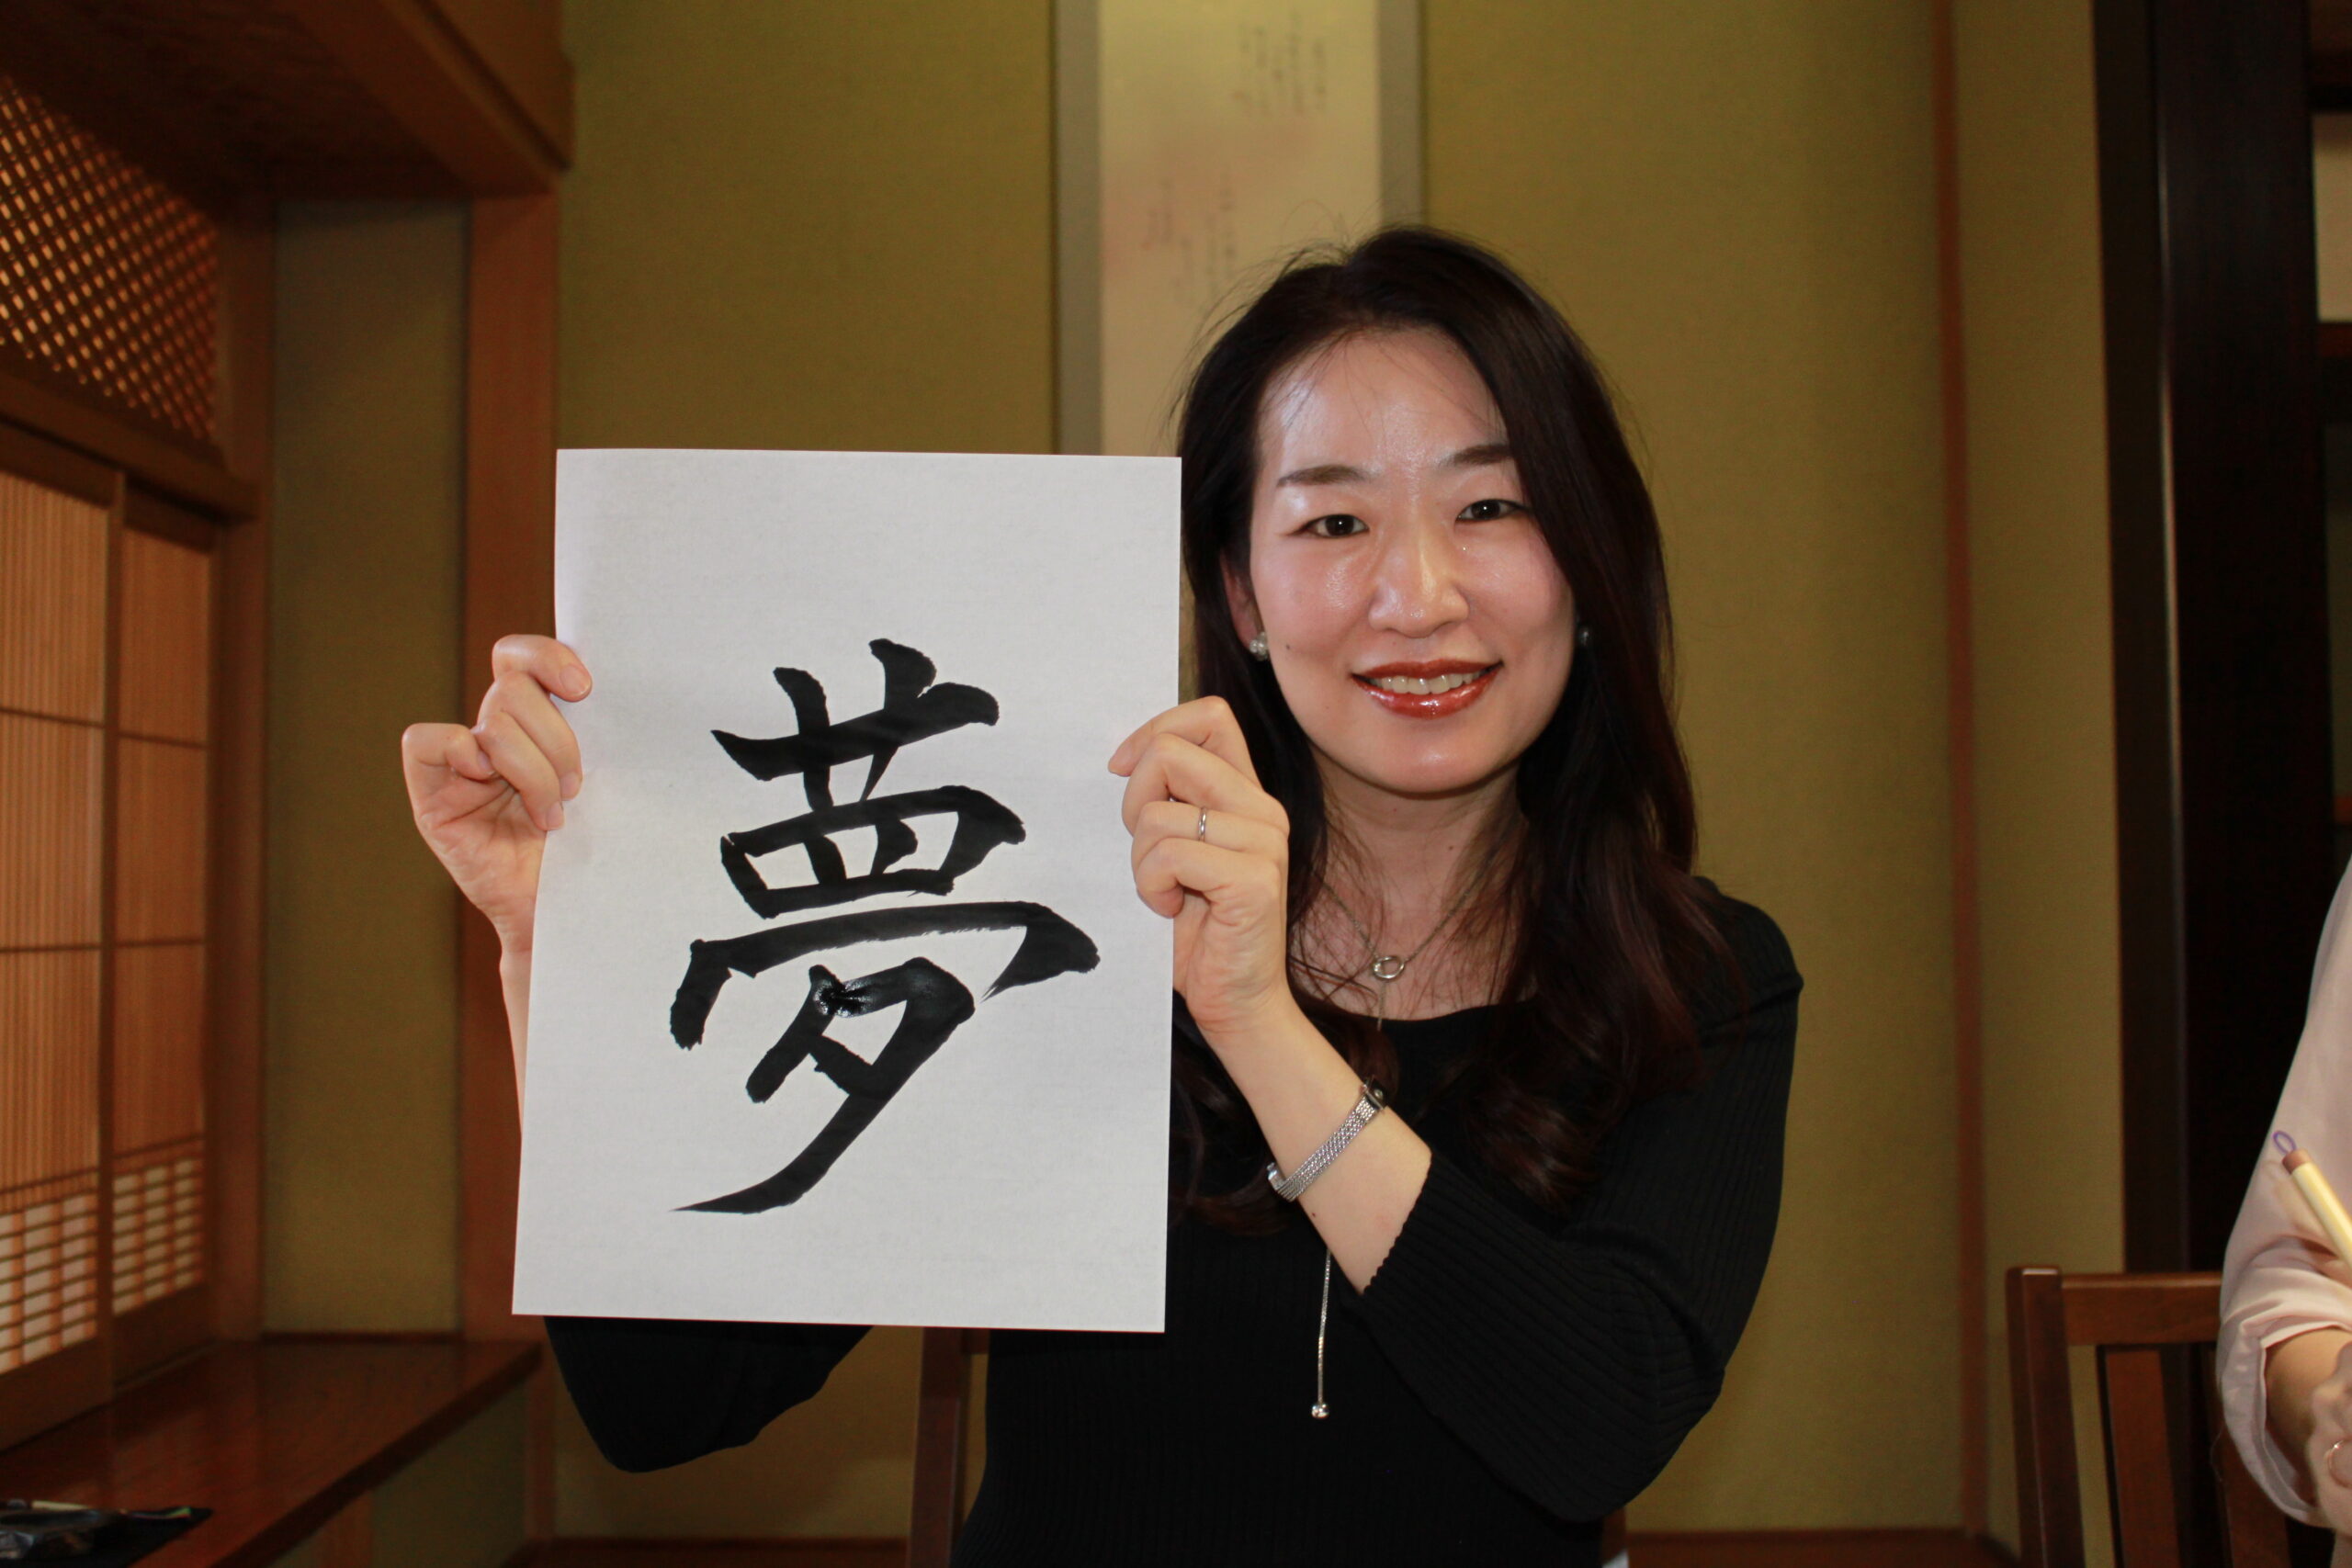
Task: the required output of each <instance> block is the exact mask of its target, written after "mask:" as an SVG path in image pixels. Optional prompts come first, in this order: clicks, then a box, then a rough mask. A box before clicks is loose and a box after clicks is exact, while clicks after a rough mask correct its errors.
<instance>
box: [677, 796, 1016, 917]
mask: <svg viewBox="0 0 2352 1568" xmlns="http://www.w3.org/2000/svg"><path fill="white" fill-rule="evenodd" d="M809 776H810V777H811V778H814V777H815V776H816V775H815V774H813V773H812V774H810V775H809ZM948 814H953V815H954V816H955V818H956V836H955V838H954V839H953V840H950V841H949V843H948V846H947V853H946V855H945V857H944V858H943V859H942V860H941V862H940V863H939V864H938V865H937V866H936V867H922V866H910V867H909V868H907V869H906V870H903V871H894V870H892V869H891V867H892V865H893V864H894V863H897V862H898V861H899V860H902V859H904V858H905V857H906V856H907V855H910V854H911V853H913V852H914V849H915V835H914V829H911V828H910V827H908V826H907V823H908V821H909V820H910V818H916V817H937V816H943V815H948ZM857 828H872V829H874V830H875V850H874V863H873V865H872V866H871V868H869V870H868V871H867V873H866V874H865V875H863V876H857V877H853V876H851V875H850V874H849V869H848V867H847V866H845V865H844V864H843V863H842V854H841V850H840V847H839V846H838V845H836V844H834V843H833V841H832V835H833V834H835V833H842V832H847V831H849V830H851V829H857ZM1025 836H1026V829H1023V827H1022V825H1021V818H1018V817H1015V816H1014V815H1013V814H1012V812H1011V811H1010V810H1008V809H1006V807H1004V806H1002V805H1001V804H1000V803H999V802H998V801H997V800H996V799H995V798H993V797H992V796H990V795H984V794H982V793H981V792H980V791H978V790H976V789H967V788H966V787H965V786H964V785H962V784H947V785H944V787H942V788H939V789H926V790H915V791H910V793H908V794H905V795H884V796H883V797H882V798H881V799H879V800H859V801H854V802H852V803H851V804H850V805H847V806H831V807H825V808H824V809H822V810H820V811H811V812H809V813H807V814H806V815H804V816H799V817H794V818H788V819H787V820H786V821H782V822H771V823H769V824H768V825H767V826H766V827H764V828H752V829H746V830H745V831H743V832H741V833H729V834H728V835H727V836H726V837H725V838H723V839H721V840H718V859H719V863H721V864H722V865H724V866H725V867H726V868H727V875H728V878H729V880H730V881H731V882H733V883H734V884H735V890H736V891H737V892H738V893H741V895H742V896H743V902H744V903H746V904H749V905H750V906H751V907H752V909H753V910H754V911H755V912H756V913H758V914H760V915H763V916H764V917H766V918H767V919H775V918H776V917H778V916H780V915H789V914H793V913H796V912H797V911H799V910H802V909H814V908H822V907H824V906H825V905H828V904H847V903H850V902H853V901H854V900H856V899H859V898H865V897H872V896H874V895H876V894H878V893H930V894H945V893H949V892H952V891H954V890H955V886H956V878H957V877H959V876H961V875H963V874H965V873H966V872H967V871H969V870H971V869H972V868H973V867H974V866H976V865H978V864H979V863H980V862H981V861H983V860H985V859H986V858H987V857H988V855H989V852H991V851H993V850H995V849H997V848H999V847H1001V846H1002V845H1005V844H1017V843H1019V842H1021V840H1023V838H1024V837H1025ZM796 844H797V845H798V846H799V847H800V848H802V849H804V850H806V851H807V852H808V854H809V868H810V869H811V870H812V871H813V872H814V873H815V874H816V880H815V881H814V882H810V883H807V884H804V885H802V886H797V887H771V886H768V882H767V879H766V878H765V877H763V876H762V875H761V874H760V868H759V867H758V865H757V864H755V863H754V862H755V861H757V860H758V858H759V857H760V856H762V855H768V854H774V853H775V852H776V851H778V850H782V849H788V848H791V847H792V846H794V845H796Z"/></svg>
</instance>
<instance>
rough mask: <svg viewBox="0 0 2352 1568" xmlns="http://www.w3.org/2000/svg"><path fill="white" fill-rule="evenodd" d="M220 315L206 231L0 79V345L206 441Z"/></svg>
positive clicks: (210, 228)
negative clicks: (215, 344) (215, 342)
mask: <svg viewBox="0 0 2352 1568" xmlns="http://www.w3.org/2000/svg"><path fill="white" fill-rule="evenodd" d="M219 316H220V232H219V230H218V229H217V228H216V226H215V225H214V224H213V223H212V221H211V220H209V219H207V218H206V217H205V216H204V215H203V214H202V213H201V212H199V211H198V210H197V209H195V208H194V207H192V206H190V205H189V204H188V203H187V201H185V200H183V199H182V198H181V197H178V196H176V195H175V194H173V192H172V191H171V190H170V189H169V188H168V187H167V186H164V185H163V184H161V183H160V182H158V181H157V180H155V179H154V178H153V176H151V175H148V174H147V173H146V172H145V171H144V170H142V169H141V168H140V167H138V165H136V164H132V163H130V161H129V160H128V159H126V158H124V157H123V156H121V154H119V153H118V152H115V151H114V150H113V149H112V148H110V147H107V145H106V144H105V143H104V142H101V141H97V140H96V138H94V137H92V136H91V135H90V134H89V133H88V132H86V131H85V130H82V129H81V128H80V127H79V126H76V125H75V124H74V122H73V121H71V120H69V119H67V118H64V117H63V116H62V115H60V114H58V113H57V112H55V111H54V110H52V109H51V108H50V107H48V106H47V105H46V104H43V103H42V102H41V101H40V99H39V98H36V97H34V96H32V95H31V94H29V93H28V92H26V91H25V90H24V89H23V88H22V87H20V86H18V85H17V84H15V83H14V82H12V81H10V80H9V79H8V78H6V76H0V343H5V344H6V345H8V347H9V348H10V349H11V350H13V351H14V353H15V355H17V356H18V357H19V358H20V359H21V360H23V361H28V362H29V363H30V364H32V365H34V366H37V367H40V369H41V370H43V371H45V372H47V373H49V374H51V375H52V376H56V377H59V378H63V379H65V380H67V381H70V382H72V383H74V385H76V386H79V387H81V388H83V389H85V390H87V391H89V392H91V393H94V394H96V396H97V397H98V398H100V399H101V400H104V401H106V402H107V403H109V404H111V405H113V406H114V407H116V408H118V409H120V410H123V411H125V412H131V413H135V414H139V415H141V416H143V417H145V418H147V419H150V420H153V421H155V422H156V423H161V424H163V425H164V426H166V427H167V428H169V429H171V430H173V431H175V432H176V433H178V434H182V435H187V436H192V437H194V438H195V439H197V440H199V441H209V440H211V439H212V437H213V434H214V426H213V414H214V409H213V390H214V384H215V378H216V374H217V368H218V367H217V365H216V361H215V357H214V341H215V334H216V333H217V330H218V324H219Z"/></svg>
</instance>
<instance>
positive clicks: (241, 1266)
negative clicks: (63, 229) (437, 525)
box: [0, 207, 273, 1448]
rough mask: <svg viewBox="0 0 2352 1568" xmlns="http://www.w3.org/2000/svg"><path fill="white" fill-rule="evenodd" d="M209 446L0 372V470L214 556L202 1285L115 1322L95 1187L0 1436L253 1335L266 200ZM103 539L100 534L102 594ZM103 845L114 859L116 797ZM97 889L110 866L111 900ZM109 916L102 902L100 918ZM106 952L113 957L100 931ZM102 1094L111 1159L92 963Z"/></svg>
mask: <svg viewBox="0 0 2352 1568" xmlns="http://www.w3.org/2000/svg"><path fill="white" fill-rule="evenodd" d="M221 246H222V274H221V294H220V348H221V354H220V390H219V402H218V404H217V409H218V416H217V423H218V429H219V432H220V446H218V447H217V448H207V447H202V446H198V445H197V444H194V443H183V442H179V441H175V440H171V439H168V438H165V437H163V436H161V435H159V434H157V433H155V432H153V431H152V430H149V429H146V428H143V427H141V425H140V424H138V423H135V422H133V421H130V420H127V419H122V418H118V417H117V416H115V415H114V414H112V413H111V412H108V411H107V410H105V409H103V408H100V407H96V406H95V405H94V404H92V403H91V402H89V401H86V400H79V399H75V398H73V397H70V396H67V395H65V394H63V393H61V392H60V391H59V390H58V389H54V388H52V387H50V386H46V385H43V384H41V383H40V382H38V381H36V380H34V379H32V378H28V377H24V376H20V375H17V374H15V373H14V372H12V371H10V370H8V369H6V368H5V367H0V468H4V469H6V470H7V471H8V472H10V473H13V474H17V475H19V476H21V477H22V478H25V479H30V480H33V481H34V482H36V483H40V484H42V485H46V486H48V487H50V488H52V489H55V490H59V491H64V492H66V493H68V494H72V495H74V496H76V497H78V498H81V499H84V500H87V501H90V502H93V503H95V504H97V505H101V506H104V507H106V508H107V511H108V513H109V524H108V526H109V531H110V534H112V535H119V534H120V533H122V532H123V531H125V530H136V531H140V532H145V533H152V534H155V535H158V536H163V537H165V538H169V539H173V540H174V541H175V542H178V543H181V544H186V545H201V546H202V547H205V548H206V549H208V550H209V553H210V555H211V557H212V563H213V564H212V589H211V592H212V626H211V659H212V683H211V694H210V711H209V722H208V728H209V736H208V740H207V750H208V768H209V776H208V781H207V782H208V799H207V803H206V812H207V829H208V833H209V861H208V864H207V868H206V869H207V888H206V953H205V978H206V992H207V995H206V1007H205V1016H206V1032H207V1040H206V1060H205V1066H204V1073H205V1090H206V1100H207V1104H206V1127H205V1144H206V1164H207V1169H206V1172H205V1180H204V1198H205V1222H206V1225H205V1229H206V1256H205V1269H204V1281H203V1283H202V1284H201V1285H199V1286H198V1287H196V1288H194V1289H191V1290H187V1291H183V1292H175V1293H174V1294H172V1295H170V1296H166V1297H164V1298H163V1299H162V1300H160V1301H157V1302H154V1303H146V1304H144V1305H142V1306H141V1307H137V1308H133V1309H131V1310H130V1312H129V1313H127V1314H124V1315H123V1316H122V1317H120V1318H117V1317H116V1316H115V1315H114V1313H113V1303H112V1268H111V1265H112V1256H111V1242H110V1231H111V1223H112V1217H113V1216H112V1212H111V1204H112V1193H111V1190H109V1187H108V1184H107V1183H106V1182H104V1181H102V1182H101V1191H100V1202H99V1213H100V1216H101V1219H102V1221H103V1222H104V1224H103V1226H102V1230H101V1246H100V1248H99V1254H100V1263H99V1271H98V1289H99V1291H100V1292H101V1295H102V1298H103V1300H104V1304H105V1310H104V1311H103V1312H102V1313H101V1314H100V1324H99V1331H98V1333H97V1335H96V1337H94V1338H93V1339H91V1340H89V1341H87V1342H85V1343H84V1344H80V1345H75V1346H71V1347H68V1348H65V1349H62V1350H60V1351H58V1352H55V1353H54V1354H52V1355H51V1356H48V1357H44V1358H43V1359H41V1360H40V1361H37V1362H33V1363H29V1364H28V1365H27V1366H25V1367H22V1368H19V1369H17V1371H14V1372H12V1373H10V1374H7V1379H6V1382H5V1383H0V1389H5V1391H6V1392H5V1393H0V1448H5V1447H6V1446H8V1445H9V1444H12V1443H15V1442H17V1441H19V1440H21V1439H22V1438H27V1437H29V1436H31V1435H32V1434H33V1433H35V1432H37V1431H40V1430H42V1429H44V1428H46V1427H49V1426H51V1425H53V1424H54V1423H55V1422H57V1421H60V1420H62V1419H65V1418H67V1417H68V1416H72V1415H74V1414H77V1413H79V1412H80V1411H83V1410H86V1409H89V1408H92V1407H93V1406H95V1405H97V1404H103V1403H105V1402H106V1401H107V1400H108V1399H110V1398H112V1396H113V1394H114V1392H115V1390H116V1389H117V1388H118V1387H119V1386H120V1385H121V1384H122V1383H123V1382H127V1381H130V1380H131V1379H135V1378H138V1377H140V1376H142V1375H144V1374H145V1373H147V1372H148V1371H153V1370H154V1369H155V1368H156V1367H158V1366H161V1365H164V1364H166V1363H168V1362H170V1361H172V1360H174V1359H178V1358H180V1357H182V1356H184V1355H186V1354H188V1353H191V1352H193V1351H195V1350H198V1349H199V1348H203V1347H205V1346H207V1345H209V1344H211V1343H215V1342H218V1341H222V1340H233V1339H251V1338H254V1337H257V1336H258V1335H259V1333H260V1330H261V1297H262V1224H261V1220H262V1215H261V1195H262V1157H263V1147H262V1135H263V1126H262V1066H263V1062H262V1022H263V1016H264V998H263V992H262V955H263V945H264V929H263V917H264V908H263V887H264V858H263V857H264V824H265V809H266V801H265V795H264V791H265V780H264V776H263V770H262V765H261V759H262V758H263V757H264V755H265V751H264V739H265V713H264V702H265V699H266V657H267V631H268V628H267V622H266V609H267V592H268V577H267V573H268V536H267V521H266V507H265V503H264V495H265V487H264V486H263V485H262V484H261V483H260V482H259V480H260V479H261V476H263V475H264V474H266V471H267V459H268V414H269V409H268V398H269V375H268V370H269V363H268V354H269V339H268V326H269V320H270V314H271V299H270V281H271V278H270V274H271V265H270V263H271V255H272V251H273V237H272V233H271V226H270V215H269V213H268V211H267V209H266V207H265V208H257V209H255V210H254V212H252V213H249V214H246V215H243V216H242V217H240V218H238V219H235V220H231V221H227V222H224V223H223V225H222V228H221ZM120 549H121V545H120V541H119V538H115V537H110V538H109V541H108V559H109V566H108V572H109V588H108V593H109V598H110V599H111V598H112V596H113V595H114V593H115V592H116V591H117V590H116V586H115V574H116V572H117V571H118V570H119V568H118V567H117V565H116V564H115V563H116V561H117V559H118V558H119V553H120ZM107 625H108V637H109V645H108V669H109V673H108V682H109V691H108V739H107V764H106V765H107V773H108V777H109V779H111V778H112V775H113V771H114V756H113V752H114V739H113V731H114V728H115V703H114V693H113V691H112V689H111V688H112V682H113V680H114V675H113V672H112V671H113V664H114V659H113V640H112V639H114V638H115V637H118V636H119V625H118V617H117V614H116V607H115V605H114V604H111V603H110V604H109V605H108V612H107ZM105 811H106V820H105V822H104V824H103V830H104V833H105V838H104V839H103V840H102V842H103V843H104V845H105V848H104V850H103V853H105V854H106V855H107V857H108V859H109V861H110V860H111V857H112V854H113V821H112V814H113V790H112V789H111V788H109V790H108V793H107V805H106V807H105ZM111 885H112V876H111V866H110V865H109V868H108V875H107V886H108V888H109V897H110V890H111ZM108 919H109V920H110V914H109V916H108ZM107 939H108V941H107V949H106V951H107V952H108V953H111V950H112V940H111V939H112V931H111V929H110V926H109V929H108V930H107ZM102 963H104V964H105V969H104V971H103V972H102V980H101V986H102V988H101V993H100V998H101V999H100V1004H99V1005H100V1009H101V1012H100V1030H101V1039H102V1041H105V1042H106V1043H107V1044H106V1046H105V1048H104V1052H103V1054H102V1055H101V1058H100V1061H101V1067H100V1072H101V1078H100V1084H99V1105H100V1112H99V1114H100V1118H101V1122H100V1126H101V1142H100V1148H101V1154H102V1157H104V1158H107V1159H110V1158H111V1156H112V1153H113V1150H112V1139H111V1132H110V1129H109V1128H108V1127H107V1122H108V1120H110V1118H111V1114H112V1111H111V1101H112V1088H113V1085H112V1082H111V1078H110V1067H109V1064H110V1061H111V1056H112V1049H111V1039H112V1036H111V1031H112V1027H113V1019H112V1009H113V1005H114V998H113V987H112V985H111V983H110V982H111V963H110V961H102Z"/></svg>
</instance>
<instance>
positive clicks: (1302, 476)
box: [1274, 463, 1365, 490]
mask: <svg viewBox="0 0 2352 1568" xmlns="http://www.w3.org/2000/svg"><path fill="white" fill-rule="evenodd" d="M1363 478H1365V474H1364V471H1363V469H1362V468H1351V467H1349V466H1348V465H1347V464H1345V463H1310V464H1308V465H1307V466H1306V468H1293V469H1292V470H1291V471H1290V472H1288V473H1286V474H1284V475H1283V477H1282V478H1280V479H1276V480H1275V481H1274V488H1275V489H1277V490H1279V489H1281V488H1282V487H1283V485H1343V484H1351V483H1354V482H1355V481H1357V480H1360V479H1363Z"/></svg>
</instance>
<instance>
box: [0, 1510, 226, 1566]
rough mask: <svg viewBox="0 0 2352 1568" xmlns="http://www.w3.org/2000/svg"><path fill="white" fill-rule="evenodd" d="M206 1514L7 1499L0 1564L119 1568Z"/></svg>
mask: <svg viewBox="0 0 2352 1568" xmlns="http://www.w3.org/2000/svg"><path fill="white" fill-rule="evenodd" d="M211 1514H212V1510H211V1509H209V1508H189V1507H178V1508H133V1509H130V1510H128V1511H123V1510H118V1509H114V1508H85V1507H83V1506H80V1505H79V1504H74V1503H42V1502H28V1501H26V1500H24V1499H21V1498H17V1499H11V1500H9V1501H6V1502H0V1562H66V1561H71V1562H76V1563H79V1564H81V1565H82V1568H121V1565H122V1564H124V1563H129V1562H137V1561H138V1560H139V1559H140V1558H141V1557H144V1556H146V1555H147V1554H148V1553H149V1552H151V1551H154V1550H155V1549H156V1548H157V1547H159V1546H161V1545H163V1544H164V1542H165V1541H168V1540H172V1539H173V1538H174V1537H175V1536H177V1535H178V1534H179V1533H180V1532H181V1531H182V1530H186V1529H193V1528H194V1527H195V1526H197V1525H198V1524H201V1523H203V1522H204V1520H206V1519H207V1518H209V1517H211Z"/></svg>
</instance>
